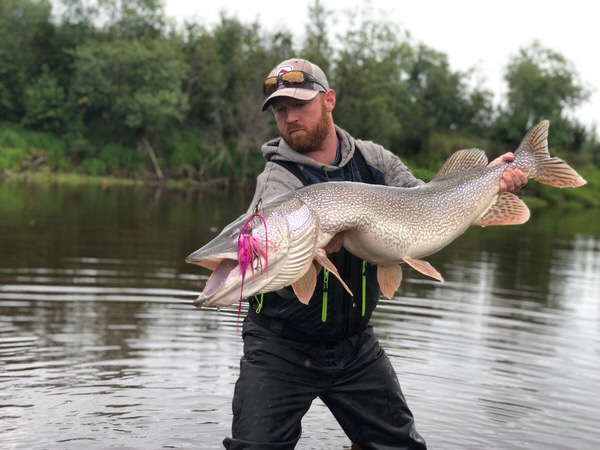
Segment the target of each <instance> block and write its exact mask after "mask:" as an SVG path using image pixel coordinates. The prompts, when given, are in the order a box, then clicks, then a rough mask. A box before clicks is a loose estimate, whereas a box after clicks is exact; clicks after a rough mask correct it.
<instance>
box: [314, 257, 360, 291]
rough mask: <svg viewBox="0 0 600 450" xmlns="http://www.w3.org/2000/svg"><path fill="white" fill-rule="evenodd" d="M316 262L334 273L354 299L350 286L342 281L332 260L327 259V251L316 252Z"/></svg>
mask: <svg viewBox="0 0 600 450" xmlns="http://www.w3.org/2000/svg"><path fill="white" fill-rule="evenodd" d="M315 261H316V262H317V263H319V264H320V265H321V266H323V267H325V268H326V269H327V270H329V272H330V273H332V274H333V275H334V276H335V277H336V278H337V279H338V280H339V282H340V283H342V286H344V289H346V291H348V294H350V295H351V296H352V297H354V294H353V293H352V291H351V290H350V288H349V287H348V285H347V284H346V283H345V282H344V280H342V277H341V276H340V274H339V272H338V270H337V268H336V267H335V266H334V265H333V263H332V262H331V260H330V259H329V258H328V257H327V254H326V253H325V251H324V250H323V249H318V250H317V251H316V252H315Z"/></svg>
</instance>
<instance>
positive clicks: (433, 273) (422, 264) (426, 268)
mask: <svg viewBox="0 0 600 450" xmlns="http://www.w3.org/2000/svg"><path fill="white" fill-rule="evenodd" d="M402 261H404V262H405V263H406V264H408V265H409V266H410V267H412V268H413V269H415V270H417V271H419V272H421V273H422V274H423V275H427V276H428V277H431V278H434V279H436V280H438V281H444V278H442V275H441V274H440V273H439V272H438V271H437V270H435V268H434V267H433V266H432V265H431V264H429V263H428V262H427V261H423V260H422V259H415V258H411V257H410V256H405V257H404V258H402Z"/></svg>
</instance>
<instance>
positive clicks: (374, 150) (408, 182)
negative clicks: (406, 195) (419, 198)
mask: <svg viewBox="0 0 600 450" xmlns="http://www.w3.org/2000/svg"><path fill="white" fill-rule="evenodd" d="M356 142H357V144H358V145H359V147H360V148H361V149H364V150H366V151H364V152H363V155H364V157H365V160H366V161H367V163H368V164H369V165H371V166H372V167H373V168H375V170H378V171H379V172H380V173H381V175H382V176H383V180H384V182H385V185H386V186H396V187H413V186H419V185H421V184H424V182H423V181H422V180H419V179H418V178H416V177H415V176H414V175H413V173H412V172H411V171H410V169H409V168H408V167H406V165H404V163H403V162H402V161H401V160H400V158H399V157H398V156H397V155H395V154H394V153H392V152H391V151H389V150H386V149H385V148H383V147H382V146H381V145H379V144H375V143H373V142H371V141H356Z"/></svg>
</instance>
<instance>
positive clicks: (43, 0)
mask: <svg viewBox="0 0 600 450" xmlns="http://www.w3.org/2000/svg"><path fill="white" fill-rule="evenodd" d="M50 12H51V6H50V2H49V1H47V0H2V1H0V120H1V121H12V122H19V121H20V119H21V117H22V115H23V113H24V110H25V106H24V104H23V93H24V90H25V87H26V86H27V85H28V83H29V80H31V79H33V78H36V77H37V75H38V74H39V73H40V72H41V68H42V65H43V64H44V63H45V61H46V59H47V55H48V54H49V53H50V52H47V51H46V49H47V48H46V45H47V42H48V41H49V40H50V39H49V36H50V35H51V33H52V29H53V27H52V24H51V23H50Z"/></svg>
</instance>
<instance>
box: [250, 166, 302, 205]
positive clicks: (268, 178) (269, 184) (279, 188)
mask: <svg viewBox="0 0 600 450" xmlns="http://www.w3.org/2000/svg"><path fill="white" fill-rule="evenodd" d="M300 187H302V183H300V180H298V178H296V176H295V175H293V174H291V173H290V172H289V171H288V170H286V169H284V168H283V167H281V166H280V165H279V164H273V163H272V162H267V163H266V164H265V168H264V170H263V171H262V173H261V174H260V175H259V176H258V177H257V179H256V189H255V191H254V197H253V198H252V203H250V207H249V208H248V212H251V211H254V207H255V206H256V204H257V203H258V201H259V200H261V201H262V202H263V203H265V202H267V201H269V200H271V199H273V198H275V197H277V196H278V195H281V194H285V193H287V192H290V191H293V190H295V189H298V188H300Z"/></svg>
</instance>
